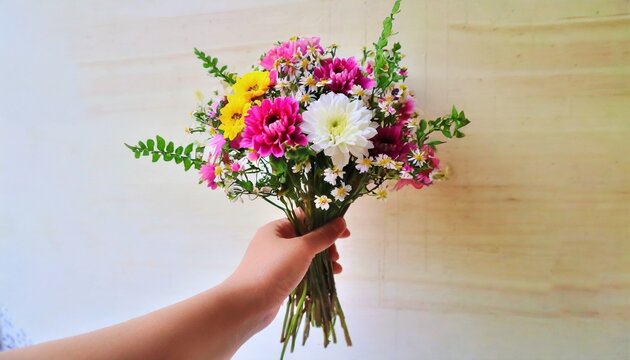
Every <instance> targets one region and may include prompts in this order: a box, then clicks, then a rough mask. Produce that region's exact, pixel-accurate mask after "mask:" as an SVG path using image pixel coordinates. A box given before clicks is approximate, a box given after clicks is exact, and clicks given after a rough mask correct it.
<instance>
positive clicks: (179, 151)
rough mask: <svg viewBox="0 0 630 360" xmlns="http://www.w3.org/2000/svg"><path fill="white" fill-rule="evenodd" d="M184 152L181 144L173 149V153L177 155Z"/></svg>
mask: <svg viewBox="0 0 630 360" xmlns="http://www.w3.org/2000/svg"><path fill="white" fill-rule="evenodd" d="M183 152H184V148H183V147H181V146H178V147H177V149H175V154H177V155H181V154H182V153H183Z"/></svg>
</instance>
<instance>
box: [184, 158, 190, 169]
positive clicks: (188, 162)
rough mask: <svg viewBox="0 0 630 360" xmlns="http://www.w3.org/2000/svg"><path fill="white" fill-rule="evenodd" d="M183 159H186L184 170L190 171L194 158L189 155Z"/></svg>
mask: <svg viewBox="0 0 630 360" xmlns="http://www.w3.org/2000/svg"><path fill="white" fill-rule="evenodd" d="M183 160H184V170H186V171H188V169H190V167H191V166H192V160H190V159H189V158H187V157H185V158H183Z"/></svg>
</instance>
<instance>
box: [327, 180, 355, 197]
mask: <svg viewBox="0 0 630 360" xmlns="http://www.w3.org/2000/svg"><path fill="white" fill-rule="evenodd" d="M350 191H352V186H350V185H345V184H341V186H340V187H337V188H334V189H333V191H331V192H330V194H331V195H332V196H333V197H334V198H335V200H337V201H344V200H345V199H346V196H348V194H350Z"/></svg>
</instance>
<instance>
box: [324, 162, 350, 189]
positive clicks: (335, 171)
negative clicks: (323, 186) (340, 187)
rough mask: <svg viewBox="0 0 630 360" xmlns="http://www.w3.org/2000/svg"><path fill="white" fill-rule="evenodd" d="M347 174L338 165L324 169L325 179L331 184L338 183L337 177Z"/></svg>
mask: <svg viewBox="0 0 630 360" xmlns="http://www.w3.org/2000/svg"><path fill="white" fill-rule="evenodd" d="M345 174H346V173H345V172H344V171H343V170H341V169H340V168H338V167H336V166H333V167H332V168H328V169H326V170H324V181H325V182H327V183H329V184H331V185H336V184H337V178H341V177H343V176H344V175H345Z"/></svg>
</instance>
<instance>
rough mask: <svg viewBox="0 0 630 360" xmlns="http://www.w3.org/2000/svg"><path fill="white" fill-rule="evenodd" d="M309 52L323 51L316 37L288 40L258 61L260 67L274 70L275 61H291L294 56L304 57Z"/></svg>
mask: <svg viewBox="0 0 630 360" xmlns="http://www.w3.org/2000/svg"><path fill="white" fill-rule="evenodd" d="M309 50H311V51H315V52H318V53H320V54H321V53H323V52H324V49H323V48H322V46H321V45H320V44H319V38H318V37H315V36H314V37H308V38H302V39H296V40H289V41H287V42H285V43H282V44H280V45H278V46H276V47H274V48H272V49H270V50H269V51H267V53H266V54H265V56H264V57H263V58H262V60H261V61H260V65H261V66H262V67H263V68H265V69H267V70H272V69H274V65H276V61H277V60H281V59H283V60H285V61H290V62H291V61H293V60H294V56H295V55H306V53H307V52H308V51H309Z"/></svg>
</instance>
